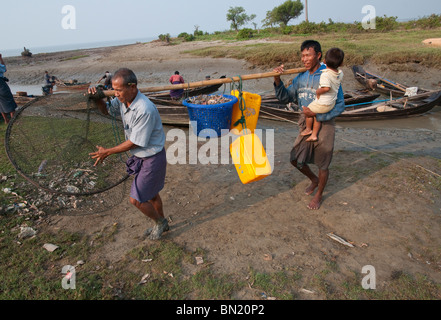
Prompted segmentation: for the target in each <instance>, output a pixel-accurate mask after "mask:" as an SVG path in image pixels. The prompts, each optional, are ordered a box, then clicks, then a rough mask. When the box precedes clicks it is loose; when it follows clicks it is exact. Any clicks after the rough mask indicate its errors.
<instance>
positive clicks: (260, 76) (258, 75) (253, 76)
mask: <svg viewBox="0 0 441 320" xmlns="http://www.w3.org/2000/svg"><path fill="white" fill-rule="evenodd" d="M305 71H307V69H306V68H296V69H288V70H285V71H284V72H283V73H277V72H265V73H255V74H247V75H243V76H240V77H239V76H236V77H232V78H220V79H213V80H204V81H198V82H189V83H183V84H172V85H167V86H159V87H149V88H140V89H139V91H141V92H142V93H146V92H159V91H167V90H177V89H190V88H199V87H205V86H209V85H214V84H224V83H232V82H239V81H240V79H242V80H255V79H263V78H271V77H276V76H281V75H289V74H296V73H302V72H305ZM104 94H105V95H106V97H109V96H114V95H115V91H114V90H106V91H104Z"/></svg>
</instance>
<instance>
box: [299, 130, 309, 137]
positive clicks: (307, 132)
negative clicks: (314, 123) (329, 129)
mask: <svg viewBox="0 0 441 320" xmlns="http://www.w3.org/2000/svg"><path fill="white" fill-rule="evenodd" d="M311 133H312V130H308V129H305V130H303V131H302V132H301V133H300V135H301V136H309V135H310V134H311Z"/></svg>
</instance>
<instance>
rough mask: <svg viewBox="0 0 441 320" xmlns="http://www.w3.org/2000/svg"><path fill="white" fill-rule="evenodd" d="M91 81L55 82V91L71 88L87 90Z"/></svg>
mask: <svg viewBox="0 0 441 320" xmlns="http://www.w3.org/2000/svg"><path fill="white" fill-rule="evenodd" d="M89 86H90V82H81V83H78V82H75V83H69V82H57V83H56V84H55V89H54V91H57V92H58V91H66V90H68V91H70V90H87V88H89Z"/></svg>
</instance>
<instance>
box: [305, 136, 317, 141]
mask: <svg viewBox="0 0 441 320" xmlns="http://www.w3.org/2000/svg"><path fill="white" fill-rule="evenodd" d="M306 141H308V142H316V141H318V138H317V137H314V136H310V137H309V138H308V139H306Z"/></svg>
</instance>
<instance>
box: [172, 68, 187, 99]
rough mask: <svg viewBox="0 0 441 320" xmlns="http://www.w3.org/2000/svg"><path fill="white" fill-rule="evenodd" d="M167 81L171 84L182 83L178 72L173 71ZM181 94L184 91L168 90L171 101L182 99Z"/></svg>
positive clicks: (182, 79)
mask: <svg viewBox="0 0 441 320" xmlns="http://www.w3.org/2000/svg"><path fill="white" fill-rule="evenodd" d="M169 81H170V83H171V84H181V83H184V78H182V76H180V75H179V71H175V74H174V75H172V76H171V77H170V79H169ZM183 93H184V89H176V90H170V97H171V98H172V99H173V100H178V99H180V98H181V97H182V94H183Z"/></svg>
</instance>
